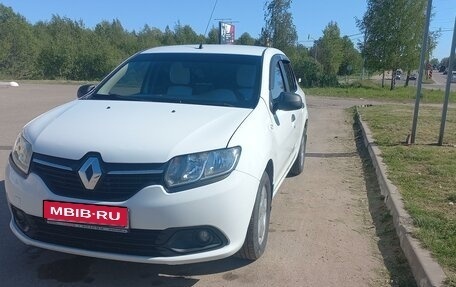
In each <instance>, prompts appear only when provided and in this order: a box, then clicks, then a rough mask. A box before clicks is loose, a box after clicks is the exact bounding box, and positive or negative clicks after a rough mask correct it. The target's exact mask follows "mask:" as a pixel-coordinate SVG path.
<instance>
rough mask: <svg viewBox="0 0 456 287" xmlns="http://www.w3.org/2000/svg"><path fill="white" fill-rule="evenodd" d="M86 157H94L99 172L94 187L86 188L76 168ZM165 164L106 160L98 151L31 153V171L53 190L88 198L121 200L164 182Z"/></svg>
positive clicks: (57, 192) (59, 193)
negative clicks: (69, 155) (74, 155)
mask: <svg viewBox="0 0 456 287" xmlns="http://www.w3.org/2000/svg"><path fill="white" fill-rule="evenodd" d="M88 157H97V158H98V159H99V161H100V165H101V169H102V175H101V177H100V179H99V181H98V183H97V184H96V186H95V188H94V189H86V188H85V187H84V185H83V183H82V181H81V178H80V176H79V174H78V170H79V169H80V168H81V166H82V165H83V164H84V163H85V161H86V160H87V158H88ZM163 169H164V164H119V163H105V162H103V161H102V160H101V156H100V155H98V154H88V155H86V156H85V157H83V158H82V159H80V160H69V159H62V158H56V157H51V156H46V155H42V154H34V156H33V160H32V164H31V172H33V173H35V174H37V175H38V176H39V177H40V178H41V179H42V180H43V181H44V183H45V184H46V186H47V187H48V188H49V189H50V190H51V191H52V192H53V193H55V194H57V195H61V196H65V197H71V198H80V199H88V200H103V201H124V200H127V199H128V198H130V197H131V196H133V195H134V194H136V193H137V192H138V191H140V190H141V189H143V188H144V187H146V186H149V185H157V184H158V185H160V184H163Z"/></svg>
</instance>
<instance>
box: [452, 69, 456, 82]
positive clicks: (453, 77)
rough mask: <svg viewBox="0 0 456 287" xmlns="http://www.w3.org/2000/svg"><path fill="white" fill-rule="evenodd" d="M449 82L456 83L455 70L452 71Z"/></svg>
mask: <svg viewBox="0 0 456 287" xmlns="http://www.w3.org/2000/svg"><path fill="white" fill-rule="evenodd" d="M451 82H452V83H456V71H453V76H452V77H451Z"/></svg>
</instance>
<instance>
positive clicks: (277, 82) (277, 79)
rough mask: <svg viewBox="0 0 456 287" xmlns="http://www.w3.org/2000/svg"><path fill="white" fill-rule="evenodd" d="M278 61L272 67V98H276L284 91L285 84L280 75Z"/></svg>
mask: <svg viewBox="0 0 456 287" xmlns="http://www.w3.org/2000/svg"><path fill="white" fill-rule="evenodd" d="M279 63H280V62H277V63H276V64H275V67H274V74H273V77H274V78H273V81H272V89H271V97H272V100H275V99H277V98H278V97H279V96H280V93H282V92H284V91H285V85H284V81H283V77H282V71H281V70H280V65H279Z"/></svg>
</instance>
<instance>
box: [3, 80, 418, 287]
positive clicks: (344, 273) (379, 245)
mask: <svg viewBox="0 0 456 287" xmlns="http://www.w3.org/2000/svg"><path fill="white" fill-rule="evenodd" d="M76 89H77V87H75V86H69V85H34V84H30V85H21V86H20V87H18V88H4V87H0V170H4V167H5V164H6V162H7V159H8V154H9V149H10V147H11V145H12V144H13V141H14V139H15V137H16V135H17V133H18V132H19V131H20V127H21V126H22V125H23V124H25V123H26V122H27V121H28V120H30V119H31V118H33V117H34V116H36V115H37V114H39V113H41V112H43V111H45V110H47V109H50V108H51V107H54V106H56V105H58V104H60V103H63V102H67V101H70V100H72V99H75V94H76ZM360 103H361V104H366V102H365V101H363V102H358V101H353V100H350V101H349V100H341V99H330V98H317V97H308V106H309V112H310V123H309V132H308V145H307V157H306V163H305V168H304V173H303V174H302V175H300V176H297V177H293V178H288V179H287V180H285V182H284V184H283V186H282V187H281V189H280V192H279V193H278V194H277V196H276V197H275V199H274V201H273V209H272V216H271V224H270V237H269V241H268V247H267V250H266V252H265V254H264V256H263V257H262V258H261V259H260V260H258V261H256V262H253V263H249V262H245V261H242V260H239V259H236V258H228V259H224V260H220V261H216V262H211V263H202V264H191V265H184V266H163V265H146V264H135V263H126V262H116V261H109V260H101V259H93V258H85V257H79V256H74V255H68V254H61V253H56V252H51V251H47V250H41V249H37V248H33V247H27V246H25V245H23V244H22V243H20V242H19V241H18V240H17V239H16V238H15V237H14V236H13V235H12V234H11V232H10V231H9V227H8V224H9V218H10V215H9V212H8V210H7V206H6V199H5V194H4V193H5V192H4V174H3V172H1V173H0V205H1V208H0V212H1V213H2V214H1V216H0V230H1V233H2V237H0V249H1V250H0V266H2V268H0V281H1V282H3V283H2V286H31V285H33V286H61V285H62V284H63V283H65V286H80V285H83V286H125V285H126V284H127V285H128V286H350V287H353V286H363V287H364V286H414V284H415V283H414V280H413V278H412V277H411V276H410V273H409V272H410V271H409V270H408V268H407V264H406V262H405V260H404V258H403V257H402V255H401V253H400V250H399V248H398V242H397V239H396V238H395V236H394V230H392V228H391V224H390V218H389V216H388V215H387V214H386V212H385V210H384V206H383V204H382V199H381V197H380V196H379V194H378V190H377V187H376V184H375V178H374V177H373V175H372V172H371V170H370V167H369V163H368V162H367V161H366V160H364V159H363V157H362V153H361V156H360V153H359V152H358V149H357V145H356V135H355V133H354V128H353V121H352V119H351V117H350V115H349V113H348V112H347V111H346V110H345V109H346V108H348V107H350V106H353V105H355V104H360ZM19 270H20V272H18V271H19Z"/></svg>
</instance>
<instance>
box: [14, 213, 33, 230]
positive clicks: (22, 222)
mask: <svg viewBox="0 0 456 287" xmlns="http://www.w3.org/2000/svg"><path fill="white" fill-rule="evenodd" d="M14 222H16V225H17V226H18V227H19V228H20V229H21V230H22V231H23V232H28V231H29V230H30V226H29V224H28V223H27V219H26V216H25V213H24V212H23V211H22V210H18V209H14Z"/></svg>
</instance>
